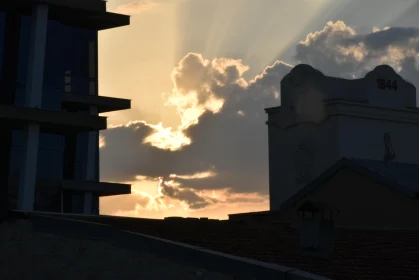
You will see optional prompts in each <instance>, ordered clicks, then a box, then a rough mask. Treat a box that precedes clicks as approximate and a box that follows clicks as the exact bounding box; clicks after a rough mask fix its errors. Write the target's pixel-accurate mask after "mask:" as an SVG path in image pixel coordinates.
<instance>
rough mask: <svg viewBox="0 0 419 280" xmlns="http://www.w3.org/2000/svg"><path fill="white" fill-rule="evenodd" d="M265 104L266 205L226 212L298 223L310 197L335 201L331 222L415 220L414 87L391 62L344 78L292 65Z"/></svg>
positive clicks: (417, 113) (418, 136) (418, 120)
mask: <svg viewBox="0 0 419 280" xmlns="http://www.w3.org/2000/svg"><path fill="white" fill-rule="evenodd" d="M266 112H267V113H268V122H267V124H268V127H269V181H270V182H269V184H270V185H269V192H270V211H262V212H254V213H239V214H231V215H229V219H230V220H235V221H248V222H264V221H265V222H286V223H289V222H290V223H293V224H299V223H300V217H299V216H298V215H297V212H298V211H297V210H298V209H299V208H300V207H301V206H302V205H305V204H306V203H307V202H310V203H315V204H316V203H319V204H322V205H328V206H330V207H331V208H333V209H337V210H338V212H339V217H338V218H337V219H336V221H334V224H336V225H337V226H344V227H364V228H365V227H369V228H406V229H407V228H409V229H412V228H416V229H418V228H419V225H417V223H416V222H415V221H416V220H417V218H418V217H419V199H418V198H419V149H418V148H417V143H419V129H418V128H419V110H418V108H416V89H415V87H414V86H413V85H411V84H410V83H407V82H406V81H404V80H403V79H402V78H401V77H400V76H399V75H398V74H397V73H396V72H395V71H394V70H393V69H392V68H391V67H389V66H386V65H382V66H378V67H376V68H375V69H374V70H373V71H371V72H369V73H368V74H367V75H366V76H365V77H364V78H362V79H357V80H346V79H340V78H333V77H326V76H324V75H323V74H322V73H320V72H319V71H317V70H315V69H314V68H312V67H311V66H308V65H298V66H296V67H295V68H294V69H293V70H292V71H291V72H290V73H289V74H288V75H286V76H285V77H284V79H283V80H282V81H281V106H279V107H275V108H268V109H266Z"/></svg>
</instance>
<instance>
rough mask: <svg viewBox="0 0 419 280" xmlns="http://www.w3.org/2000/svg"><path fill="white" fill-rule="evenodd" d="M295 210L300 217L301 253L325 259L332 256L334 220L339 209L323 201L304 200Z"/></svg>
mask: <svg viewBox="0 0 419 280" xmlns="http://www.w3.org/2000/svg"><path fill="white" fill-rule="evenodd" d="M297 211H298V214H299V216H300V218H301V226H300V250H301V253H302V254H303V255H308V256H313V257H319V258H326V259H328V258H331V257H333V241H334V220H335V219H336V217H337V216H338V215H339V210H337V209H336V208H333V207H331V206H330V205H327V204H324V203H319V202H312V201H306V202H304V203H303V204H302V205H301V206H300V208H298V210H297Z"/></svg>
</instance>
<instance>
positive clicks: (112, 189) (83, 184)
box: [61, 180, 131, 196]
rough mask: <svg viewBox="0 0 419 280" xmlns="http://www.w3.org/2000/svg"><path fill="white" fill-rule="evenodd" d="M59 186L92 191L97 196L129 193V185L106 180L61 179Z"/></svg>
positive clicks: (64, 188) (73, 189) (72, 189)
mask: <svg viewBox="0 0 419 280" xmlns="http://www.w3.org/2000/svg"><path fill="white" fill-rule="evenodd" d="M61 188H62V189H63V190H69V191H81V192H92V193H94V194H96V195H99V196H110V195H120V194H131V185H128V184H119V183H108V182H95V181H76V180H63V181H62V182H61Z"/></svg>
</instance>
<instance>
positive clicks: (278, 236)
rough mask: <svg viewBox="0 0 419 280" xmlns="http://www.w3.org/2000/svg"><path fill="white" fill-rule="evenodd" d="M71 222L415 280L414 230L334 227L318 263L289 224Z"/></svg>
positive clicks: (417, 241) (309, 267) (355, 273)
mask: <svg viewBox="0 0 419 280" xmlns="http://www.w3.org/2000/svg"><path fill="white" fill-rule="evenodd" d="M56 215H58V214H56ZM71 218H74V219H79V220H85V221H90V222H97V223H101V224H107V225H111V226H112V227H116V228H119V229H123V230H126V231H131V232H136V233H141V234H146V235H151V236H155V237H159V238H164V239H167V240H172V241H177V242H182V243H186V244H190V245H195V246H199V247H203V248H206V249H210V250H215V251H219V252H223V253H227V254H231V255H236V256H239V257H245V258H250V259H254V260H259V261H263V262H267V263H274V264H279V265H283V266H287V267H293V268H296V269H299V270H303V271H307V272H310V273H313V274H316V275H322V276H325V277H328V278H332V279H336V280H345V279H351V280H353V279H363V280H369V279H371V280H372V279H389V280H390V279H394V280H396V279H397V280H401V279H419V265H418V263H419V231H415V230H398V229H355V228H338V229H337V230H336V239H335V252H336V255H335V256H334V257H333V258H332V259H320V258H313V257H309V256H303V255H302V254H300V252H299V232H298V228H297V227H296V226H292V225H289V224H245V223H234V222H231V221H218V220H203V219H182V218H171V219H166V220H153V219H138V218H127V217H112V216H96V217H95V216H82V215H72V216H71Z"/></svg>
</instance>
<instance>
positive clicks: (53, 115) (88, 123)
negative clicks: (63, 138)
mask: <svg viewBox="0 0 419 280" xmlns="http://www.w3.org/2000/svg"><path fill="white" fill-rule="evenodd" d="M0 120H2V121H7V122H8V123H10V124H11V125H12V126H14V127H16V128H19V127H22V126H23V125H25V124H27V123H38V124H40V126H41V131H42V132H46V133H58V134H60V133H64V132H69V131H77V132H88V131H98V130H104V129H106V117H99V116H92V115H83V114H77V113H67V112H60V111H49V110H43V109H38V108H28V107H16V106H10V105H0Z"/></svg>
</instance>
